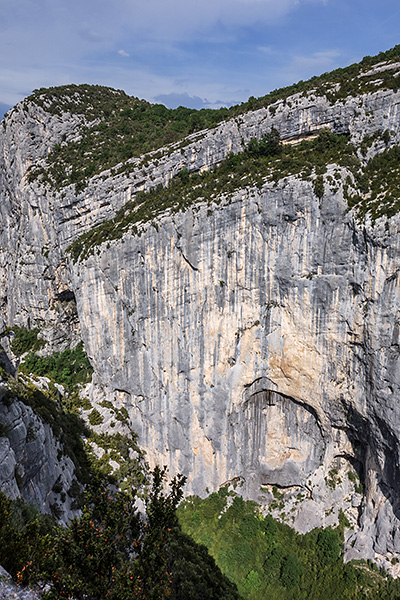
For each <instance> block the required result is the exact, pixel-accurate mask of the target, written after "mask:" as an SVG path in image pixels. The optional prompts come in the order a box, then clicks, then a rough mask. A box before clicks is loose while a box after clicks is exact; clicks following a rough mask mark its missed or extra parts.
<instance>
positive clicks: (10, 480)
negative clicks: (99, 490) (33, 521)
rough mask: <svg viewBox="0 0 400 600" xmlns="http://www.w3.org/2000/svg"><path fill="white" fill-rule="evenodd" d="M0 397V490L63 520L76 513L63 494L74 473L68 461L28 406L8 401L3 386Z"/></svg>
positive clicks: (8, 398) (5, 389)
mask: <svg viewBox="0 0 400 600" xmlns="http://www.w3.org/2000/svg"><path fill="white" fill-rule="evenodd" d="M0 395H1V399H0V423H1V425H2V427H1V436H0V489H1V490H2V491H4V492H5V493H6V494H7V495H8V496H10V497H11V498H19V497H22V498H23V499H24V500H25V502H28V503H32V504H34V505H35V506H37V507H39V508H40V509H41V510H43V511H45V512H52V513H53V514H54V516H56V517H57V518H61V519H62V520H64V521H67V520H68V518H69V517H72V516H74V515H75V514H76V510H75V511H74V510H73V508H72V507H71V501H72V498H71V497H70V496H69V495H68V494H66V492H67V490H68V489H69V488H70V487H71V484H72V481H73V478H74V474H75V468H74V465H73V463H72V461H71V459H70V458H69V457H68V456H65V454H64V451H63V447H62V445H61V444H60V443H59V442H58V441H57V440H56V439H55V437H54V435H53V432H52V430H51V427H50V425H49V424H47V423H45V422H44V421H43V419H41V418H40V417H39V416H38V415H37V414H36V413H35V412H34V411H33V410H32V408H31V407H30V406H26V405H25V404H24V403H23V402H21V401H19V400H17V399H14V398H11V397H10V395H9V391H8V389H7V387H5V386H1V387H0ZM63 490H64V493H62V492H63Z"/></svg>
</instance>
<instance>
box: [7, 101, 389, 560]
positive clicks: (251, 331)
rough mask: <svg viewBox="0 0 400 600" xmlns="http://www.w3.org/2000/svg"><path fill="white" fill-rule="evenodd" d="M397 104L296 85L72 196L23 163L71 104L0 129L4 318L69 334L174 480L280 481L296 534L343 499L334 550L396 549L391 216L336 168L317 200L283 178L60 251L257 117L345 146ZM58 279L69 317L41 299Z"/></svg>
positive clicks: (61, 127)
mask: <svg viewBox="0 0 400 600" xmlns="http://www.w3.org/2000/svg"><path fill="white" fill-rule="evenodd" d="M399 102H400V93H395V92H391V91H388V92H382V91H379V92H376V93H375V94H369V95H365V96H361V97H358V98H349V99H348V100H347V101H346V102H338V103H336V104H334V105H330V104H329V103H328V101H327V100H326V99H325V98H315V97H313V96H312V95H309V96H304V97H303V96H296V97H293V98H292V99H289V100H288V101H287V102H286V103H283V102H281V103H277V105H275V107H274V109H275V110H271V109H261V110H259V111H256V112H254V113H248V114H246V115H243V116H241V117H238V118H236V119H235V120H232V121H230V122H227V123H223V124H221V125H220V126H219V127H217V128H216V129H215V130H213V131H211V132H205V133H204V135H203V134H194V135H193V136H192V137H193V141H192V142H191V143H189V144H188V145H186V146H184V147H182V148H177V149H176V150H174V151H172V152H170V153H168V152H167V153H166V154H165V156H162V157H161V158H155V159H154V160H153V161H150V162H149V164H148V165H147V167H145V166H144V165H143V164H142V165H140V162H141V161H140V160H139V159H138V160H137V161H136V162H137V168H136V169H134V170H133V171H132V172H131V173H130V174H129V175H124V174H121V175H119V176H115V177H111V174H110V173H105V174H103V175H101V176H96V177H94V178H93V179H92V180H91V181H90V182H89V185H88V187H87V188H86V189H85V190H84V191H83V192H81V193H80V194H78V195H75V192H74V188H73V187H70V188H67V189H66V190H63V191H61V192H54V191H51V190H50V189H48V188H44V187H41V186H40V185H39V184H38V183H37V182H36V183H28V181H27V178H26V175H27V173H28V171H29V168H30V167H31V165H32V164H33V163H34V162H35V161H37V160H38V159H39V158H40V157H41V156H42V155H43V153H44V152H45V151H47V150H48V149H49V148H51V147H52V145H54V144H55V143H59V142H60V140H61V139H62V136H63V135H64V134H67V135H69V136H70V137H71V139H73V137H74V136H76V135H79V126H80V124H81V120H80V119H79V118H78V117H76V116H75V117H71V116H70V115H65V116H64V117H57V116H49V115H47V114H46V113H44V111H43V110H42V109H39V108H38V107H35V106H34V105H33V106H28V107H27V106H23V105H21V106H20V107H19V108H16V109H15V110H14V111H13V112H12V113H11V116H10V118H9V119H8V120H7V122H6V126H5V127H4V126H2V128H1V133H0V146H1V153H0V178H1V180H0V194H1V202H0V210H1V217H2V231H1V232H0V247H1V254H0V264H1V269H0V277H1V279H0V282H1V293H0V296H1V299H2V305H1V315H2V319H3V324H4V325H3V327H4V326H5V325H11V324H14V323H20V324H25V325H31V326H33V325H34V324H36V325H37V324H38V325H40V326H41V327H43V336H44V337H45V338H46V339H47V340H48V341H49V342H50V344H52V345H53V347H54V348H59V347H63V344H64V345H65V344H70V343H71V342H72V343H74V341H76V340H77V339H79V337H80V336H82V339H83V340H84V343H85V348H86V350H87V352H88V355H89V357H90V359H91V362H92V364H93V367H94V370H95V374H94V379H93V384H92V389H91V394H92V400H93V401H97V402H99V401H101V400H102V399H104V397H105V396H106V397H107V398H108V399H110V398H113V399H114V401H115V403H116V404H117V405H123V406H125V407H126V408H127V409H128V411H129V415H130V419H131V423H132V425H133V427H134V429H135V430H136V431H137V432H138V435H139V443H140V444H141V445H142V447H143V448H145V450H146V451H147V457H148V459H149V461H150V462H151V463H152V464H155V463H162V464H168V465H169V467H170V470H171V472H172V473H176V472H178V471H180V472H182V473H184V474H187V475H188V488H187V489H188V491H190V492H195V493H200V494H204V493H206V490H207V489H208V490H210V491H211V490H214V489H217V488H218V486H220V485H221V484H223V483H225V482H229V481H230V482H233V483H237V484H238V485H241V486H242V487H241V489H242V491H243V493H244V494H245V495H246V496H247V497H251V498H254V499H256V500H258V501H260V502H261V503H268V502H271V500H272V499H273V495H274V494H273V491H272V486H274V485H277V486H279V487H280V488H287V498H288V500H287V502H286V505H287V506H288V507H289V509H288V510H290V512H291V517H290V519H291V520H290V521H289V522H292V523H293V524H294V525H295V526H296V527H297V528H298V529H300V530H302V531H305V530H308V529H310V528H311V527H313V526H316V525H321V524H324V525H328V524H330V523H334V522H336V521H337V518H338V511H339V509H343V510H345V511H346V514H348V516H349V519H353V521H352V524H354V526H355V528H356V529H355V530H354V532H353V533H352V532H351V531H350V530H349V532H348V556H349V557H351V556H364V557H371V558H379V557H381V556H384V557H386V558H389V559H390V557H391V556H392V555H397V554H398V553H400V539H399V536H398V534H397V530H398V525H399V523H398V518H397V517H398V515H399V509H400V507H399V506H398V500H397V489H398V478H399V474H400V470H399V434H398V427H399V423H400V415H399V408H398V402H397V399H398V398H399V392H400V390H399V385H400V380H399V377H398V372H399V370H398V366H399V365H398V360H399V353H400V342H399V325H400V306H399V303H400V296H399V289H398V286H399V273H400V255H399V235H398V233H399V219H398V217H394V218H392V219H391V221H390V224H389V226H388V228H386V227H385V226H384V225H379V224H378V225H376V226H375V227H374V228H371V227H369V226H366V227H365V226H364V225H360V224H358V223H357V222H356V221H354V219H353V216H352V215H351V213H347V211H346V203H345V201H344V199H343V188H342V184H343V182H344V181H345V179H346V177H347V172H346V171H345V170H344V169H343V170H340V169H339V172H340V181H341V182H342V183H341V185H340V186H339V189H338V190H334V189H329V188H328V186H327V185H326V189H325V194H324V196H323V199H322V201H320V200H319V199H318V198H317V197H316V196H315V194H314V191H313V185H312V183H311V182H309V181H303V180H301V179H298V178H296V177H287V178H285V179H283V180H281V181H280V182H279V183H278V184H277V185H276V186H275V185H273V184H268V183H266V184H265V185H264V186H263V187H262V189H261V190H258V189H244V190H240V191H238V192H237V193H236V195H235V196H234V197H233V198H232V199H230V200H228V199H227V198H226V199H225V200H223V201H222V203H221V205H220V206H211V207H209V206H206V205H198V206H196V207H194V208H192V209H190V210H187V211H186V212H185V213H183V214H182V213H180V214H176V215H173V216H172V215H168V214H165V215H164V216H163V217H161V218H160V219H158V223H157V227H154V226H153V225H151V224H146V225H145V226H144V227H143V232H142V235H140V236H133V235H130V234H125V235H124V237H123V239H122V240H119V241H113V242H110V243H109V244H103V245H102V246H101V248H100V249H99V252H98V253H97V252H95V254H94V255H93V256H90V257H89V258H88V259H87V260H86V261H84V262H78V263H76V264H70V263H69V262H68V260H67V259H66V257H65V254H64V252H65V249H66V247H67V246H68V244H69V243H70V242H71V241H72V240H73V239H75V237H77V236H78V235H80V234H81V233H82V232H84V231H87V230H88V229H89V228H90V227H92V226H93V225H94V224H96V223H98V222H100V221H101V220H103V219H104V218H110V217H111V216H112V215H113V214H114V213H115V211H116V210H117V209H118V208H120V207H121V206H122V205H124V204H125V203H126V202H127V201H128V200H130V199H131V198H132V197H134V194H135V192H136V191H137V190H139V189H143V188H145V189H148V188H150V187H152V186H154V185H157V184H158V183H163V184H166V183H167V182H168V180H169V179H170V178H171V177H172V176H173V175H174V174H176V173H177V172H178V171H179V170H180V169H182V168H183V167H187V168H189V169H191V170H197V171H201V170H202V169H208V168H210V167H212V166H213V165H215V164H217V163H218V162H220V161H221V160H222V159H223V158H224V157H225V156H226V155H227V154H228V153H229V152H231V151H234V152H236V151H238V150H240V149H242V148H243V146H244V144H245V143H246V142H248V141H249V140H250V139H251V138H252V137H260V136H261V135H262V134H263V133H265V132H268V131H269V130H270V129H271V127H272V126H274V127H276V128H277V129H278V130H279V132H280V135H281V137H282V138H283V139H287V140H290V139H292V138H295V137H296V136H302V135H307V134H309V133H312V132H315V131H318V129H320V128H322V127H327V126H328V127H330V128H331V129H332V130H334V131H335V132H338V133H344V132H349V133H350V136H351V139H352V140H353V142H355V143H358V142H360V141H361V140H362V139H363V137H364V135H366V134H371V133H373V132H375V131H377V130H378V129H382V130H384V129H389V130H390V131H391V132H392V143H396V142H398V141H399V128H398V106H399ZM70 121H71V122H70ZM132 162H133V163H135V161H132ZM330 169H331V171H330V173H331V174H332V175H333V174H334V171H335V170H337V169H336V168H335V167H330ZM65 289H70V290H71V291H72V292H73V293H74V295H75V298H76V302H77V317H78V319H79V321H75V322H73V326H72V327H71V319H70V317H68V315H66V313H65V310H64V309H63V308H62V307H61V308H60V305H59V304H57V297H58V294H59V293H60V292H62V291H63V290H65ZM349 473H351V474H352V477H353V476H355V475H354V474H356V476H357V477H360V478H361V480H362V481H363V483H364V491H363V493H360V490H358V491H357V489H356V487H355V486H354V485H353V483H352V479H351V478H350V477H348V474H349ZM338 474H339V475H340V477H339V475H338ZM335 478H336V479H335ZM339 479H341V481H340V483H339ZM299 494H300V495H301V494H302V495H303V496H302V502H296V498H297V497H298V496H299ZM288 510H287V511H286V512H288ZM274 514H278V513H274Z"/></svg>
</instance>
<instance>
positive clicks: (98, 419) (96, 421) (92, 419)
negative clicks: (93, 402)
mask: <svg viewBox="0 0 400 600" xmlns="http://www.w3.org/2000/svg"><path fill="white" fill-rule="evenodd" d="M88 419H89V423H90V424H91V425H92V426H93V427H94V426H96V425H101V424H102V422H103V421H104V419H103V417H102V416H101V414H100V413H99V411H98V410H97V408H94V409H93V410H92V412H91V413H89V417H88Z"/></svg>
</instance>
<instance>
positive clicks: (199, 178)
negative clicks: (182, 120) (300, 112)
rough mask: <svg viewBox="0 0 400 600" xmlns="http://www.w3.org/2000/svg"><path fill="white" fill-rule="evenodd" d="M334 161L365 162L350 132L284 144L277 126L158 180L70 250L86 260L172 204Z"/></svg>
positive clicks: (209, 198) (315, 172)
mask: <svg viewBox="0 0 400 600" xmlns="http://www.w3.org/2000/svg"><path fill="white" fill-rule="evenodd" d="M332 163H335V164H338V165H342V166H345V167H347V168H349V169H353V170H356V169H358V168H361V163H360V161H359V159H358V158H357V155H356V149H355V148H354V146H353V145H352V144H350V143H349V141H348V137H347V136H345V135H335V134H333V133H331V132H330V131H329V130H323V131H321V132H320V134H319V135H318V137H317V138H316V139H313V140H309V141H302V142H301V143H299V144H298V145H296V146H289V145H288V146H281V144H280V143H279V139H277V138H276V133H275V132H274V131H271V132H270V133H269V134H267V135H266V136H265V137H264V138H262V139H261V140H260V141H257V140H251V142H250V143H249V146H248V148H247V149H246V150H245V151H244V152H242V153H240V154H236V155H230V156H228V157H227V158H226V159H225V160H224V161H223V162H222V163H221V164H220V166H218V167H215V168H214V169H213V170H211V171H208V172H204V173H202V174H201V175H199V174H198V173H193V174H189V173H188V172H187V170H186V169H185V170H183V171H181V172H180V173H178V175H177V176H176V177H174V178H173V179H172V180H171V181H170V183H169V185H168V187H167V188H163V187H162V186H158V187H157V188H156V189H154V190H151V191H149V192H140V193H139V194H137V195H136V198H135V200H133V201H131V202H128V203H127V204H126V205H125V206H124V207H123V208H121V209H120V210H119V211H118V212H117V214H116V216H115V217H114V218H113V219H111V220H110V221H105V222H104V223H102V224H101V225H99V226H98V227H95V228H93V229H91V230H90V231H88V232H86V233H85V234H83V235H82V236H81V237H79V238H78V239H77V240H75V241H74V242H73V243H72V244H71V245H70V246H69V248H68V250H67V251H68V252H69V254H70V256H71V258H72V260H73V261H77V260H78V259H81V260H82V259H85V258H87V256H89V255H90V254H92V253H93V252H94V249H95V248H96V247H97V246H99V245H100V244H101V243H103V242H104V241H110V240H115V239H120V238H121V237H122V235H123V234H124V233H125V232H126V231H128V230H131V231H132V233H134V234H136V233H140V230H139V229H138V225H139V224H140V223H147V222H151V221H153V220H154V219H155V218H157V217H158V216H159V215H161V214H162V213H164V212H165V211H166V210H170V211H171V212H178V211H181V210H185V209H186V208H187V207H189V206H192V205H193V204H196V203H199V202H207V203H208V204H211V203H219V202H221V200H222V195H223V196H224V197H225V198H229V197H232V196H233V194H234V193H235V191H236V190H238V189H243V188H246V187H249V186H257V187H259V188H261V187H262V186H263V185H264V183H265V182H266V181H270V182H273V183H275V184H277V183H278V182H279V181H280V180H281V179H282V178H284V177H287V176H288V175H294V174H299V175H301V177H302V178H303V179H306V180H313V179H315V177H318V176H322V174H323V173H325V171H326V168H327V165H328V164H332ZM318 189H319V188H318V185H317V191H318Z"/></svg>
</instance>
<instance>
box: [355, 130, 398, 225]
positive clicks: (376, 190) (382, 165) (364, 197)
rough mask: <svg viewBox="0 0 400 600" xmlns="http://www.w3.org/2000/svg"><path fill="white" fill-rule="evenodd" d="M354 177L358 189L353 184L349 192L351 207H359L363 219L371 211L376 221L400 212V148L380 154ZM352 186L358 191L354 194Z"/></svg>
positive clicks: (359, 213)
mask: <svg viewBox="0 0 400 600" xmlns="http://www.w3.org/2000/svg"><path fill="white" fill-rule="evenodd" d="M385 133H386V132H383V134H382V135H384V134H385ZM354 177H355V181H354V186H353V185H352V182H351V181H349V182H348V185H347V187H346V189H345V193H346V198H347V201H348V204H349V208H355V209H356V212H357V214H358V216H359V217H360V218H363V217H364V216H365V215H366V214H367V212H369V213H370V215H371V217H372V220H373V221H375V220H376V219H378V218H379V217H383V216H387V217H392V216H393V215H395V214H397V213H398V212H399V211H400V147H399V146H394V147H393V148H389V149H387V150H384V151H383V152H380V153H379V154H376V155H375V156H374V157H373V158H372V159H371V160H370V161H369V162H368V163H367V164H366V166H365V168H364V169H362V170H359V171H356V172H355V173H354ZM352 187H355V188H356V189H355V191H351V188H352Z"/></svg>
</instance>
